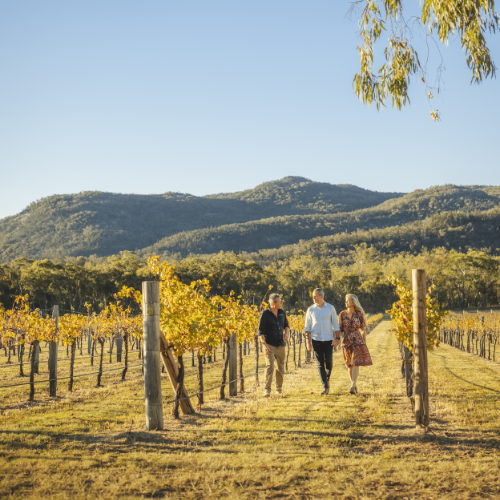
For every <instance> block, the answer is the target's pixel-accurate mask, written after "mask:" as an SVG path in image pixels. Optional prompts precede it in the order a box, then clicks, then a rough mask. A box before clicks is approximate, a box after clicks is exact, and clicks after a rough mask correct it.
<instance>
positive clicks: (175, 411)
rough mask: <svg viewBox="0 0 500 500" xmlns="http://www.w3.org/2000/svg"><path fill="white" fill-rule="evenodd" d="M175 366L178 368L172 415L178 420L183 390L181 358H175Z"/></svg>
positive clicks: (182, 364) (182, 363)
mask: <svg viewBox="0 0 500 500" xmlns="http://www.w3.org/2000/svg"><path fill="white" fill-rule="evenodd" d="M177 365H178V368H179V375H177V391H176V392H175V399H176V401H175V403H174V409H173V411H172V414H173V416H174V418H179V404H180V401H179V399H181V398H182V394H183V389H184V360H183V359H182V356H177Z"/></svg>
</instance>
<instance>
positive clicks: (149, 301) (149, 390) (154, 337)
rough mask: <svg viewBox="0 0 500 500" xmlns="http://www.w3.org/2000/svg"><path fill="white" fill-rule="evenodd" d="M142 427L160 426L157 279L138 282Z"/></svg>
mask: <svg viewBox="0 0 500 500" xmlns="http://www.w3.org/2000/svg"><path fill="white" fill-rule="evenodd" d="M142 297H143V298H142V310H143V318H144V319H143V321H144V337H143V338H144V394H145V400H146V430H148V431H156V430H163V402H162V394H161V359H160V282H159V281H144V282H143V283H142Z"/></svg>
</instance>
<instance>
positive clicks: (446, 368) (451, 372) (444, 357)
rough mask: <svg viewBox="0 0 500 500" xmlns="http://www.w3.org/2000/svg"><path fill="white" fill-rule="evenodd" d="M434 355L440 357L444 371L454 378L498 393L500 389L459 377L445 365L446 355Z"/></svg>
mask: <svg viewBox="0 0 500 500" xmlns="http://www.w3.org/2000/svg"><path fill="white" fill-rule="evenodd" d="M434 356H436V357H438V358H442V359H443V362H444V368H445V370H446V371H448V372H449V373H450V374H451V375H453V376H454V377H455V378H457V379H459V380H461V381H462V382H465V383H467V384H469V385H473V386H474V387H479V388H480V389H484V390H487V391H491V392H494V393H496V394H500V391H498V390H497V389H492V388H491V387H486V386H484V385H479V384H475V383H474V382H471V381H470V380H467V379H465V378H463V377H461V376H460V375H457V374H456V373H455V372H453V371H452V370H451V369H450V368H449V367H448V365H447V363H446V361H447V357H446V356H443V355H441V354H434Z"/></svg>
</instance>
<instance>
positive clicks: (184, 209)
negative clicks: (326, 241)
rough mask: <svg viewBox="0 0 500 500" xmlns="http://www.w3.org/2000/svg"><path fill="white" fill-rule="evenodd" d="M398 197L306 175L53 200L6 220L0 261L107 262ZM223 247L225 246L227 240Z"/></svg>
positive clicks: (2, 224)
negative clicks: (165, 244)
mask: <svg viewBox="0 0 500 500" xmlns="http://www.w3.org/2000/svg"><path fill="white" fill-rule="evenodd" d="M399 196H401V194H400V193H378V192H374V191H369V190H366V189H362V188H359V187H356V186H350V185H340V186H337V185H332V184H327V183H319V182H312V181H309V180H308V179H304V178H302V177H286V178H284V179H281V180H279V181H273V182H266V183H264V184H261V185H259V186H257V187H256V188H254V189H251V190H247V191H242V192H239V193H230V194H224V193H222V194H216V195H211V196H205V197H197V196H192V195H189V194H182V193H171V192H169V193H165V194H162V195H133V194H112V193H103V192H95V191H93V192H83V193H79V194H73V195H55V196H51V197H48V198H44V199H42V200H40V201H38V202H35V203H32V204H31V205H30V206H29V207H27V208H26V209H25V210H23V211H22V212H21V213H20V214H18V215H15V216H12V217H7V218H5V219H2V220H0V262H10V261H11V260H12V259H14V258H17V257H27V258H34V259H42V258H56V257H65V256H80V255H81V256H89V255H92V254H96V255H98V256H107V255H112V254H117V253H119V252H120V251H122V250H131V251H136V250H138V249H141V248H145V247H151V246H152V245H154V244H155V243H156V242H158V241H159V240H162V239H163V238H166V237H167V238H168V237H169V236H173V235H176V234H179V233H185V232H186V231H195V230H204V229H208V228H217V227H219V226H226V225H231V224H238V223H245V222H249V221H253V220H261V219H263V218H266V217H269V215H274V216H279V217H284V216H295V215H314V214H320V213H321V214H332V213H337V212H345V211H351V210H356V209H359V208H360V207H362V208H368V207H371V206H375V205H379V204H380V203H383V202H385V201H387V200H390V199H394V198H397V197H399ZM297 241H298V240H297ZM222 246H227V244H226V242H222ZM188 251H189V250H183V252H184V253H185V252H188Z"/></svg>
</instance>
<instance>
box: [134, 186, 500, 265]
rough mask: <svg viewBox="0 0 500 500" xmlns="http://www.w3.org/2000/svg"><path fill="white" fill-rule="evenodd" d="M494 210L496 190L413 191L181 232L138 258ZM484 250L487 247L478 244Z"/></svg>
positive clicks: (243, 247)
mask: <svg viewBox="0 0 500 500" xmlns="http://www.w3.org/2000/svg"><path fill="white" fill-rule="evenodd" d="M498 206H500V189H498V188H493V187H490V188H483V187H474V186H472V187H468V186H440V187H434V188H430V189H427V190H425V191H422V190H418V191H414V192H412V193H409V194H407V195H404V196H401V197H397V198H393V199H390V200H387V201H385V202H383V203H381V204H380V205H377V206H375V207H370V208H364V209H359V210H354V211H351V212H338V213H321V214H318V213H316V214H308V215H288V216H275V217H268V218H266V219H261V220H256V221H255V220H254V221H250V222H245V223H234V224H228V225H224V226H220V227H214V228H205V229H200V230H194V231H186V232H181V233H178V234H176V235H173V236H169V237H167V238H164V239H162V240H160V241H159V242H157V243H155V244H154V245H152V246H150V247H146V248H144V249H143V250H141V251H139V254H140V255H143V256H148V255H153V254H159V255H165V256H175V257H186V256H187V255H189V254H211V253H216V252H218V251H220V250H224V251H234V252H240V251H246V252H257V251H259V250H262V249H272V248H279V247H282V246H284V245H290V244H294V243H298V242H299V241H300V240H310V239H312V238H317V237H322V236H324V237H326V236H334V235H335V236H337V237H338V235H340V234H342V233H346V234H351V233H353V232H356V231H360V230H362V231H371V230H375V229H379V230H382V229H384V228H388V227H393V226H400V225H406V224H410V223H413V222H416V221H423V220H425V219H426V218H429V217H432V216H436V215H440V214H442V213H444V212H446V213H456V215H457V216H459V217H461V216H462V215H465V214H471V213H474V212H484V211H487V210H491V209H495V208H496V207H498ZM495 227H496V226H495ZM440 229H442V227H440ZM485 246H490V245H481V247H485ZM495 248H496V247H495Z"/></svg>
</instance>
